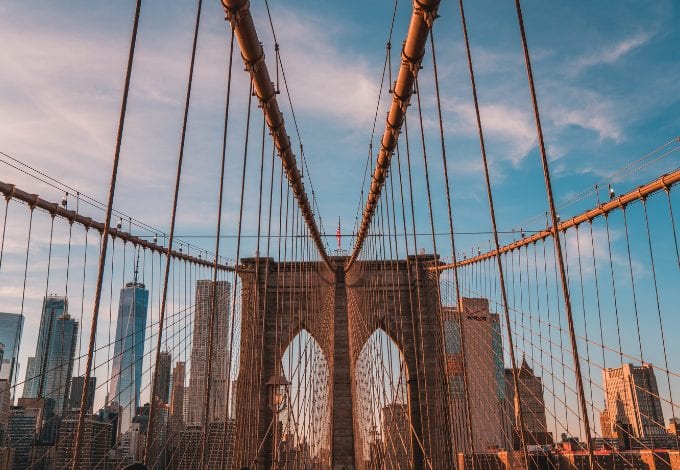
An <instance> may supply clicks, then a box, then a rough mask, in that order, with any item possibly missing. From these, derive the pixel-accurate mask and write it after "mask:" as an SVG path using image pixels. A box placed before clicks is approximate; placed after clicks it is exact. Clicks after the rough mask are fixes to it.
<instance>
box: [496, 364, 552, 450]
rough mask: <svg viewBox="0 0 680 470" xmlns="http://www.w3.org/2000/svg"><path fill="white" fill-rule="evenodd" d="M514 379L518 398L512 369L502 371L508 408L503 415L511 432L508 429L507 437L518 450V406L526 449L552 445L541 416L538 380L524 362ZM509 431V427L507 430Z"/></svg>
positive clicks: (542, 400)
mask: <svg viewBox="0 0 680 470" xmlns="http://www.w3.org/2000/svg"><path fill="white" fill-rule="evenodd" d="M517 379H518V382H519V390H520V393H519V395H518V394H516V393H515V381H514V378H513V374H512V369H505V390H506V392H505V396H506V403H507V405H508V412H507V415H508V417H509V418H510V420H511V423H510V424H512V425H514V428H513V429H508V432H507V435H508V437H510V436H513V437H514V439H513V440H514V441H515V442H514V446H515V448H516V449H517V448H519V446H520V436H519V434H517V433H518V430H519V413H520V408H519V406H518V404H519V402H520V401H521V403H522V408H521V412H522V418H523V419H524V436H525V438H526V444H528V445H545V444H552V436H551V434H550V433H549V432H548V430H547V421H546V416H545V400H544V399H543V383H542V382H541V378H540V377H538V376H536V374H534V370H533V369H532V368H531V367H529V364H528V363H527V361H526V359H525V358H522V365H521V367H520V368H519V371H518V374H517ZM511 427H512V426H511Z"/></svg>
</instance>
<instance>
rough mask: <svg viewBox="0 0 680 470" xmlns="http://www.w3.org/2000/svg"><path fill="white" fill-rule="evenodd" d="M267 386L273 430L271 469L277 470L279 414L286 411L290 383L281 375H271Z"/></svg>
mask: <svg viewBox="0 0 680 470" xmlns="http://www.w3.org/2000/svg"><path fill="white" fill-rule="evenodd" d="M265 385H267V390H268V392H269V407H270V408H271V410H272V412H273V413H274V416H273V419H274V430H273V432H272V434H273V437H274V438H273V444H274V445H273V448H272V454H273V455H272V457H273V458H272V460H273V462H274V465H273V467H274V468H278V466H279V461H278V449H279V444H278V430H279V413H281V412H282V411H283V410H284V409H286V401H287V400H288V387H290V382H289V381H288V380H286V378H285V377H283V376H282V375H272V376H271V378H270V379H269V380H268V381H267V383H266V384H265Z"/></svg>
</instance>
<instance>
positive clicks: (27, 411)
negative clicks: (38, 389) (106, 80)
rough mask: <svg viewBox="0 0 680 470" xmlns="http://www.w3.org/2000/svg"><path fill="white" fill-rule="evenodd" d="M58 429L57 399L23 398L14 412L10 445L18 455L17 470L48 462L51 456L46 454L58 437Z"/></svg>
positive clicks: (11, 411)
mask: <svg viewBox="0 0 680 470" xmlns="http://www.w3.org/2000/svg"><path fill="white" fill-rule="evenodd" d="M56 429H57V426H56V423H55V420H54V400H53V399H51V398H20V399H19V403H18V405H17V406H13V407H12V408H11V410H10V420H9V446H10V447H12V448H14V452H15V458H14V467H13V468H14V469H16V470H23V469H26V468H29V466H32V464H34V463H36V462H37V461H39V460H42V461H43V462H42V463H44V461H45V459H46V458H47V454H49V452H46V451H48V450H49V448H50V447H52V446H53V445H54V442H55V439H56V437H57V433H56ZM39 468H42V465H41V466H40V467H39Z"/></svg>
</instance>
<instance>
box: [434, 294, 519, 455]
mask: <svg viewBox="0 0 680 470" xmlns="http://www.w3.org/2000/svg"><path fill="white" fill-rule="evenodd" d="M461 309H462V311H461ZM442 313H443V321H444V340H445V353H446V374H447V379H448V384H449V393H450V403H451V417H452V424H453V436H454V440H455V441H456V442H455V444H456V449H462V450H464V451H465V452H470V451H471V448H470V439H469V437H468V430H467V424H466V423H467V407H466V404H465V377H464V374H463V371H464V368H463V365H465V369H467V372H468V374H467V383H468V394H469V397H470V414H471V416H470V421H471V424H472V440H473V443H474V446H475V450H477V451H480V450H487V449H497V448H505V447H507V446H508V445H509V442H508V439H507V436H506V433H505V429H506V427H507V417H506V416H505V413H504V411H505V409H504V408H505V367H504V365H503V341H502V337H501V328H500V321H499V317H498V315H497V314H495V313H491V312H489V301H488V300H487V299H482V298H462V299H461V302H460V306H456V307H443V308H442ZM463 339H464V340H465V341H464V343H465V350H463ZM463 361H465V362H464V363H463Z"/></svg>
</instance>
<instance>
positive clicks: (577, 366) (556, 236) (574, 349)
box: [515, 0, 595, 469]
mask: <svg viewBox="0 0 680 470" xmlns="http://www.w3.org/2000/svg"><path fill="white" fill-rule="evenodd" d="M515 8H516V10H517V20H518V22H519V30H520V35H521V38H522V49H523V51H524V62H525V65H526V70H527V79H528V81H529V91H530V92H531V103H532V106H533V109H534V118H535V120H536V132H537V134H538V145H539V150H540V153H541V164H542V166H543V178H544V180H545V190H546V196H547V199H548V206H549V207H550V218H551V220H552V232H553V241H554V244H555V256H556V258H557V263H558V267H559V271H560V281H561V284H562V294H563V298H564V307H565V313H566V316H567V322H568V324H569V340H570V342H571V353H572V355H573V359H574V371H575V372H576V385H577V389H578V398H579V403H580V405H581V413H582V414H583V425H584V428H585V429H584V431H585V433H586V443H587V446H588V461H589V466H590V468H591V469H592V468H593V466H594V464H595V461H594V455H593V443H592V436H591V433H590V419H589V417H588V408H587V404H586V397H585V392H584V389H583V377H582V375H581V363H580V362H579V356H578V345H577V344H576V331H575V329H574V319H573V315H572V310H571V300H570V298H569V287H568V285H567V277H566V274H565V270H564V257H563V256H562V245H561V243H560V232H559V230H558V226H557V224H558V220H557V212H556V210H555V199H554V197H553V190H552V183H551V180H550V169H549V167H548V156H547V154H546V151H545V142H544V140H543V129H542V128H541V117H540V113H539V110H538V100H537V98H536V88H535V86H534V75H533V72H532V70H531V58H530V57H529V48H528V46H527V38H526V32H525V31H524V19H523V18H522V7H521V6H520V2H519V0H515Z"/></svg>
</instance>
